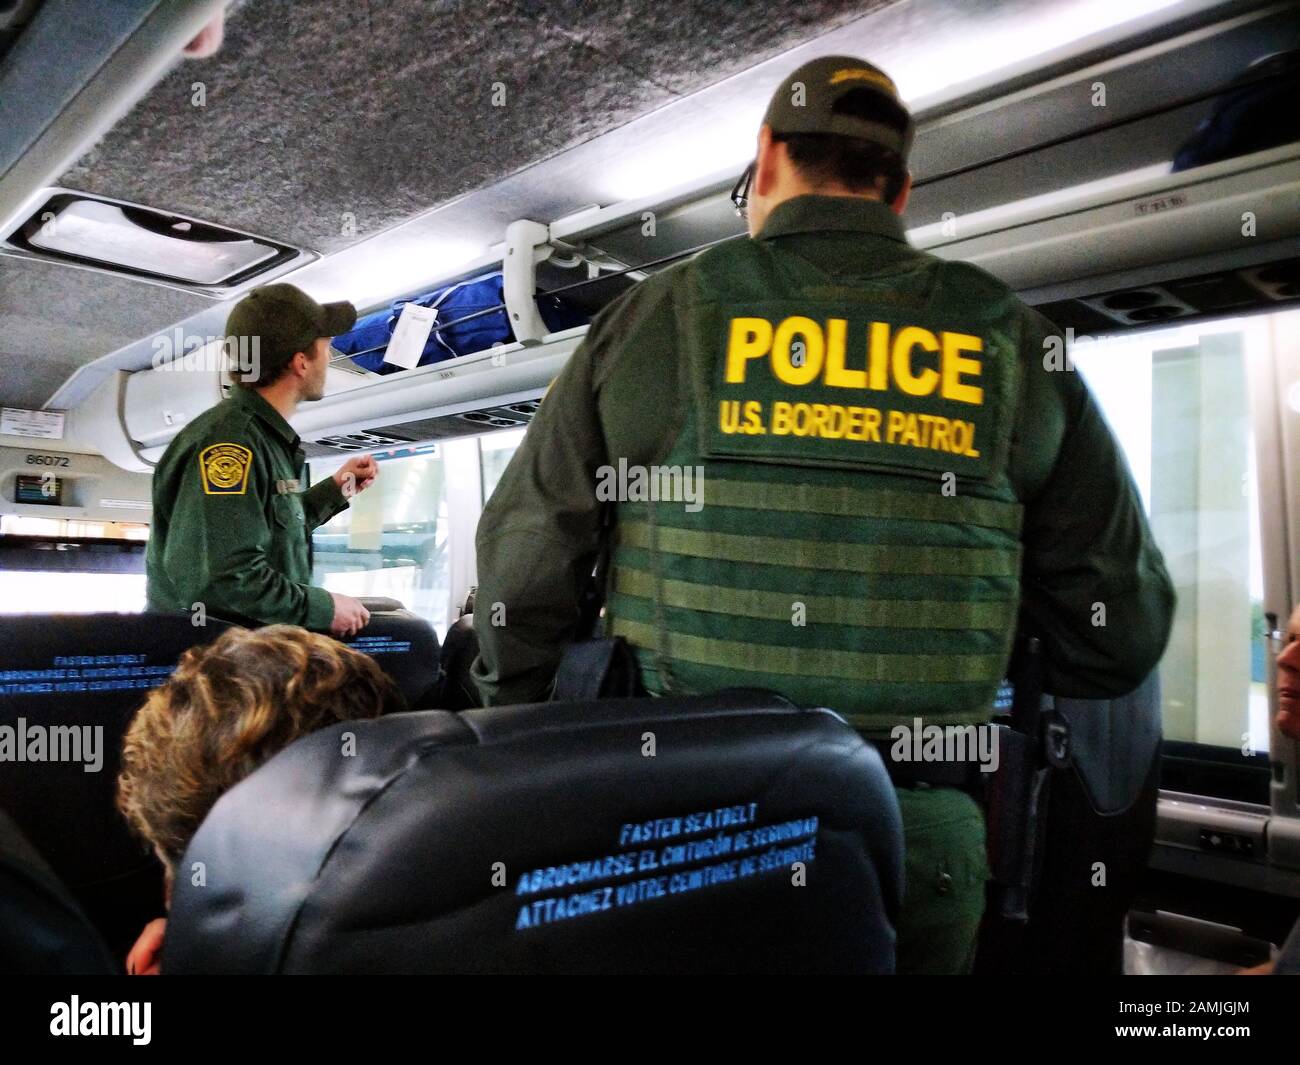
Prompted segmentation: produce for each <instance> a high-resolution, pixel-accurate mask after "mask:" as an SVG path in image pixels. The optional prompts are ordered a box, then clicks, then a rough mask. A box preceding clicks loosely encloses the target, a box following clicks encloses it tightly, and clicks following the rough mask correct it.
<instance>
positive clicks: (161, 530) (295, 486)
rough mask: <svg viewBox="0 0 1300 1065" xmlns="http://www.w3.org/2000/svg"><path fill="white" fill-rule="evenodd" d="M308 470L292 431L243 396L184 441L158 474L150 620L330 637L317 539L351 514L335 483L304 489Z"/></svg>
mask: <svg viewBox="0 0 1300 1065" xmlns="http://www.w3.org/2000/svg"><path fill="white" fill-rule="evenodd" d="M303 458H304V456H303V452H302V449H301V448H300V447H299V440H298V434H297V433H295V432H294V431H293V429H292V428H291V427H290V425H289V423H288V422H286V421H285V420H284V418H283V417H281V416H280V413H279V412H278V411H277V410H276V409H275V408H274V407H272V406H271V404H269V403H268V402H267V401H266V400H264V399H263V398H262V397H261V396H259V395H258V394H257V393H256V392H255V391H253V390H252V389H251V388H244V387H243V386H242V385H236V386H235V389H234V391H233V392H232V394H231V396H230V398H229V399H226V400H223V401H222V402H221V403H218V404H217V405H216V406H215V407H213V408H212V409H211V410H208V411H204V412H203V414H201V415H200V416H199V417H197V418H196V419H194V421H193V422H191V423H190V424H189V425H187V426H186V427H185V428H184V429H182V430H181V432H180V433H179V434H178V435H177V437H176V439H174V440H173V441H172V442H171V444H170V445H169V446H168V448H167V451H166V452H165V453H164V455H163V457H162V459H161V460H160V461H159V463H158V466H157V468H156V469H155V470H154V476H153V516H154V523H153V528H152V529H151V530H150V534H149V549H148V552H147V554H146V556H145V568H146V571H147V573H148V600H149V607H150V609H153V610H185V611H188V610H190V609H192V607H193V605H194V604H195V603H202V604H203V605H204V608H205V609H206V610H207V612H208V613H210V614H213V615H215V616H217V617H220V618H225V619H229V620H235V621H246V622H252V623H254V624H260V625H272V624H276V623H285V624H291V625H302V626H304V627H306V628H309V629H319V630H322V631H328V629H329V626H330V623H331V621H333V619H334V601H333V599H332V598H331V597H330V594H329V592H327V591H326V590H325V589H324V588H316V587H312V585H311V533H312V530H313V529H315V528H316V526H318V525H322V524H324V523H325V522H327V521H329V519H330V518H332V517H333V516H334V515H335V514H337V513H338V512H339V511H341V510H343V509H344V508H345V507H346V506H347V505H348V503H347V500H346V499H345V498H344V497H343V492H342V490H341V489H340V488H339V486H338V484H337V483H336V482H335V481H334V480H333V479H332V478H328V479H326V480H324V481H322V482H321V483H320V484H317V485H315V486H313V487H312V488H309V489H308V488H306V483H305V477H306V467H305V465H304V463H303ZM304 489H305V490H304Z"/></svg>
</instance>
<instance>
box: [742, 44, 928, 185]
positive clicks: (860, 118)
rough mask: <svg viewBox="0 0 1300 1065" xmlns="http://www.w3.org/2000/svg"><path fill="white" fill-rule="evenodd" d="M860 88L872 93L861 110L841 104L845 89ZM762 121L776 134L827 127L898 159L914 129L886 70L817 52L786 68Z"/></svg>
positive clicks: (825, 130) (818, 130) (822, 130)
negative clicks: (790, 69) (815, 56)
mask: <svg viewBox="0 0 1300 1065" xmlns="http://www.w3.org/2000/svg"><path fill="white" fill-rule="evenodd" d="M863 89H866V90H868V91H869V92H870V94H871V95H872V97H874V99H871V100H870V106H869V107H868V108H866V109H865V114H864V108H862V107H861V106H855V107H853V108H852V109H851V110H850V109H847V108H845V107H844V106H843V103H842V102H843V101H845V99H846V97H848V96H849V94H850V93H853V94H854V95H860V93H861V90H863ZM837 105H839V106H838V107H837ZM763 124H764V125H767V126H770V127H771V128H772V132H773V133H777V134H783V133H829V134H835V135H838V136H841V137H858V138H860V139H862V140H868V141H875V142H876V143H877V144H880V145H881V146H883V147H885V148H888V149H889V150H890V151H894V152H897V153H898V154H899V155H900V156H901V157H903V158H904V159H906V158H907V153H908V150H909V149H910V148H911V146H912V134H913V132H914V128H913V124H912V116H911V114H910V112H909V111H908V110H907V108H906V107H905V106H904V104H903V101H902V100H901V99H900V98H899V95H898V87H897V86H896V85H895V84H894V82H893V81H892V80H891V79H890V77H889V75H887V74H886V73H885V72H884V71H883V70H881V69H880V68H879V67H876V66H872V64H870V63H868V62H866V61H864V60H862V59H854V58H853V57H852V56H847V55H827V56H822V57H821V58H820V59H814V60H812V61H810V62H808V63H805V64H803V66H801V67H799V68H798V69H796V70H795V71H793V72H792V73H791V74H789V75H788V76H787V77H786V78H785V80H784V81H782V82H781V84H780V86H779V87H778V88H777V90H776V92H775V93H773V95H772V102H771V103H769V104H768V105H767V113H766V114H765V115H764V116H763Z"/></svg>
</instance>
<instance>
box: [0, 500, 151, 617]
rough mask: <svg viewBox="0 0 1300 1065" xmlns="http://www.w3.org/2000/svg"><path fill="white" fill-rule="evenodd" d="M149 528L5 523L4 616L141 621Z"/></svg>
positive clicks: (0, 546) (1, 529)
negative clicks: (104, 616)
mask: <svg viewBox="0 0 1300 1065" xmlns="http://www.w3.org/2000/svg"><path fill="white" fill-rule="evenodd" d="M148 536H149V527H148V526H147V525H138V524H133V523H126V522H112V521H104V522H96V521H78V520H70V519H66V518H35V517H29V516H25V515H18V514H5V515H0V614H96V613H101V612H106V613H128V614H138V613H140V612H142V611H143V610H144V607H145V576H144V542H143V541H145V540H146V539H148Z"/></svg>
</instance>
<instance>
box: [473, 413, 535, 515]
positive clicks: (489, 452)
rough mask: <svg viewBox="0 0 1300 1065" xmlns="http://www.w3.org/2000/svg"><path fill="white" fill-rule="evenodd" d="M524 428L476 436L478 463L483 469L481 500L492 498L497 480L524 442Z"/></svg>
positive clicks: (485, 500)
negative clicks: (479, 457)
mask: <svg viewBox="0 0 1300 1065" xmlns="http://www.w3.org/2000/svg"><path fill="white" fill-rule="evenodd" d="M526 431H527V430H524V429H506V430H504V431H503V432H500V433H489V434H488V435H487V436H480V437H479V438H478V446H479V454H480V456H481V460H480V465H481V468H482V471H483V501H484V502H487V500H489V499H491V498H492V493H493V492H494V491H496V487H497V482H498V481H500V480H501V475H502V474H503V473H505V472H506V467H507V466H509V465H510V460H511V459H512V458H514V454H515V452H516V451H518V450H519V445H520V444H522V443H523V442H524V433H525V432H526Z"/></svg>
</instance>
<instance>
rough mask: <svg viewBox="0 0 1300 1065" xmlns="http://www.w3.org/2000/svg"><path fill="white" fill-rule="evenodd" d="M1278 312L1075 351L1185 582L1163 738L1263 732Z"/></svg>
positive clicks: (1255, 740)
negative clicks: (1262, 422) (1261, 459)
mask: <svg viewBox="0 0 1300 1065" xmlns="http://www.w3.org/2000/svg"><path fill="white" fill-rule="evenodd" d="M1283 317H1284V315H1283V314H1274V315H1258V316H1253V317H1245V318H1234V319H1222V320H1218V321H1208V322H1196V323H1192V324H1189V325H1181V326H1167V327H1163V328H1159V329H1153V330H1149V331H1145V332H1142V333H1136V334H1125V335H1123V336H1116V337H1103V338H1100V339H1093V338H1084V337H1080V338H1077V340H1076V342H1075V343H1074V344H1072V346H1071V351H1070V354H1071V358H1072V360H1073V362H1074V364H1075V366H1076V367H1077V368H1078V369H1079V370H1080V371H1081V372H1082V373H1083V375H1084V377H1085V378H1086V379H1087V381H1088V384H1089V386H1090V388H1091V389H1092V392H1093V395H1094V396H1095V397H1096V399H1097V402H1098V403H1099V405H1100V406H1101V408H1102V411H1103V413H1104V414H1105V416H1106V419H1107V421H1108V422H1109V423H1110V426H1111V428H1112V429H1113V430H1114V432H1115V435H1116V437H1117V438H1118V440H1119V442H1120V444H1121V446H1122V447H1123V449H1124V452H1125V455H1126V456H1127V458H1128V462H1129V467H1130V469H1131V470H1132V472H1133V477H1134V480H1135V481H1136V483H1137V487H1138V490H1139V492H1140V493H1141V495H1142V500H1143V502H1144V504H1145V505H1146V509H1147V513H1148V515H1149V516H1150V519H1151V525H1152V529H1153V530H1154V532H1155V536H1156V540H1157V542H1158V543H1159V545H1160V548H1161V550H1162V551H1163V552H1164V556H1165V563H1166V565H1167V566H1168V568H1169V573H1170V576H1171V577H1172V578H1173V581H1174V585H1175V589H1176V591H1177V594H1178V606H1177V610H1176V612H1175V615H1174V626H1173V632H1172V635H1171V636H1170V641H1169V647H1168V649H1167V650H1166V652H1165V656H1164V659H1163V661H1162V662H1161V666H1160V677H1161V688H1162V696H1163V718H1164V734H1165V738H1166V740H1172V741H1175V743H1186V744H1195V745H1205V746H1207V747H1212V748H1231V749H1234V751H1239V752H1241V754H1242V756H1247V757H1249V756H1248V752H1265V751H1267V750H1268V740H1269V716H1268V696H1267V689H1266V678H1267V675H1268V674H1267V669H1268V663H1267V657H1266V655H1267V651H1266V642H1265V629H1266V625H1265V620H1264V573H1263V557H1262V547H1261V536H1260V496H1259V493H1260V487H1259V485H1260V479H1259V473H1258V470H1257V464H1256V457H1255V456H1256V452H1255V438H1254V431H1253V421H1252V412H1251V403H1250V389H1249V373H1250V371H1251V370H1252V368H1253V367H1255V366H1257V365H1258V363H1257V360H1265V361H1267V360H1271V359H1272V357H1273V356H1272V352H1273V336H1274V328H1275V326H1276V325H1277V323H1278V320H1280V319H1282V318H1283ZM1290 317H1291V318H1292V319H1294V318H1295V316H1294V315H1291V316H1290Z"/></svg>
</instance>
